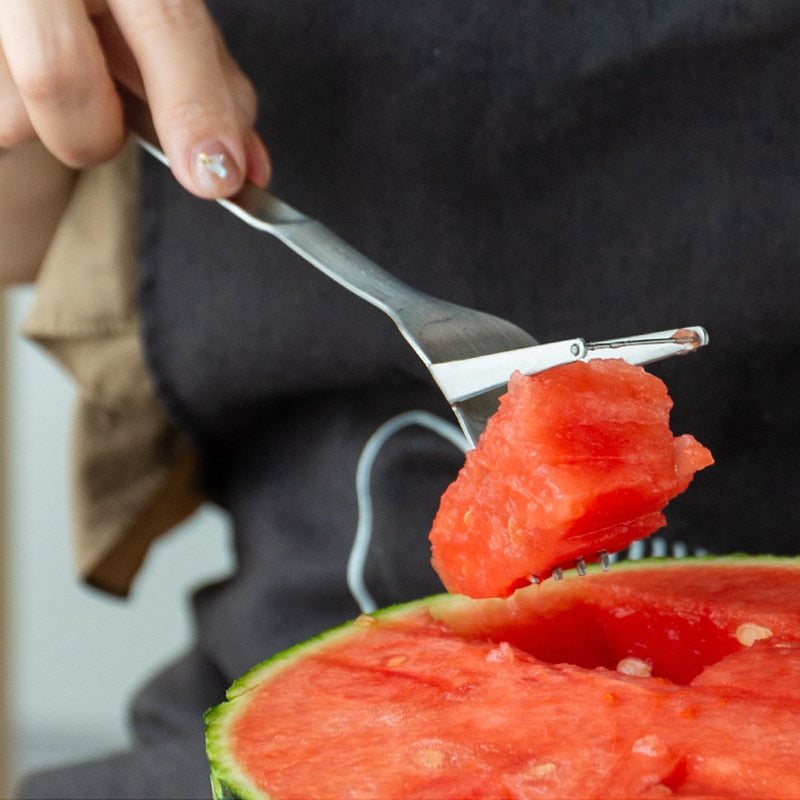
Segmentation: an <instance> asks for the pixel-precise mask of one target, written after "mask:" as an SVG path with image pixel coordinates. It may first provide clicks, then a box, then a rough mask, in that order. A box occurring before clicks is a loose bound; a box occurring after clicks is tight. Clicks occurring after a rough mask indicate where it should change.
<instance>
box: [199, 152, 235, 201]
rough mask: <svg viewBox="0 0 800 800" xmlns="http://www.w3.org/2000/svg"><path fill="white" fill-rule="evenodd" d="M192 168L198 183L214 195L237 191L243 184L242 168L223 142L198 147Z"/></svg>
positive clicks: (218, 195) (219, 195)
mask: <svg viewBox="0 0 800 800" xmlns="http://www.w3.org/2000/svg"><path fill="white" fill-rule="evenodd" d="M192 168H193V174H194V177H195V180H196V181H197V183H198V184H199V185H200V186H201V187H202V189H203V190H204V192H205V193H207V194H209V195H211V196H213V197H221V196H224V195H226V194H230V193H232V192H235V191H236V190H237V189H239V187H240V186H241V185H242V170H241V169H240V167H239V165H238V164H237V163H236V161H235V160H234V158H233V156H231V154H230V152H229V151H228V149H227V148H226V147H225V146H224V145H223V144H222V143H221V142H208V143H207V144H204V145H201V146H200V147H197V148H196V149H195V156H194V160H193V164H192Z"/></svg>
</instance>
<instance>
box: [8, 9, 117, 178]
mask: <svg viewBox="0 0 800 800" xmlns="http://www.w3.org/2000/svg"><path fill="white" fill-rule="evenodd" d="M0 36H1V37H2V45H3V48H4V51H5V55H6V60H7V63H8V68H9V71H10V74H11V76H12V78H13V80H14V83H15V85H16V87H17V90H18V92H19V95H20V98H21V100H22V103H23V105H24V107H25V110H26V112H27V115H28V117H29V119H30V123H31V125H32V126H33V128H34V130H35V131H36V134H37V135H38V136H39V138H40V139H41V140H42V142H43V143H44V144H45V146H46V147H47V148H48V149H49V150H50V151H51V152H52V153H53V154H54V155H55V156H56V157H58V158H59V159H60V160H61V161H63V162H64V163H66V164H68V165H69V166H73V167H83V166H87V165H89V164H93V163H97V162H100V161H103V160H105V159H107V158H109V157H110V156H112V155H113V154H114V153H116V152H117V150H118V149H119V148H120V147H121V145H122V142H123V139H124V126H123V122H122V111H121V108H120V103H119V98H118V97H117V94H116V91H115V89H114V85H113V81H112V80H111V76H110V75H109V74H108V70H107V68H106V63H105V58H104V56H103V52H102V50H101V48H100V44H99V41H98V39H97V35H96V32H95V29H94V26H93V25H92V23H91V20H90V19H89V18H88V16H87V15H86V10H85V8H84V6H83V3H82V2H80V0H59V2H57V3H53V2H52V1H51V0H2V2H0Z"/></svg>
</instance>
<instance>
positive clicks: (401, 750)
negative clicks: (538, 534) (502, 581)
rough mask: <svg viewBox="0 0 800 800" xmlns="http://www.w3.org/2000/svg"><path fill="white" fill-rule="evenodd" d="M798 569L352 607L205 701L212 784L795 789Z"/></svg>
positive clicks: (619, 791) (755, 568) (546, 791)
mask: <svg viewBox="0 0 800 800" xmlns="http://www.w3.org/2000/svg"><path fill="white" fill-rule="evenodd" d="M799 583H800V561H798V560H788V559H786V560H781V559H764V558H762V559H734V558H731V559H716V560H713V559H712V560H695V559H686V560H683V561H680V562H671V561H664V562H661V563H657V562H650V563H641V564H639V565H635V566H631V565H615V567H614V568H613V569H612V570H611V571H610V572H609V573H608V574H603V575H599V574H597V572H595V573H594V574H589V575H588V576H586V577H584V578H579V577H577V576H576V575H575V574H574V573H573V574H572V575H571V576H569V577H567V578H565V580H563V581H561V582H546V583H545V584H542V585H540V586H531V587H528V588H525V589H522V590H520V591H519V592H516V593H515V594H514V595H513V596H512V597H510V598H508V599H506V600H501V599H489V600H471V599H468V598H465V597H458V596H453V595H442V596H440V597H438V598H431V599H429V600H427V601H420V602H417V603H414V604H409V605H407V606H400V607H396V608H394V609H390V610H389V611H386V612H379V613H378V614H376V615H373V616H370V617H362V618H360V619H359V620H357V621H356V622H354V623H351V624H349V625H347V626H344V627H342V628H339V629H337V630H335V631H331V632H329V633H327V634H325V635H323V636H322V637H319V638H317V639H316V640H312V641H311V642H308V643H306V644H304V645H301V646H299V647H297V648H295V649H293V650H291V651H288V652H287V653H285V654H282V655H281V656H278V657H276V658H274V659H272V660H271V661H268V662H265V663H264V664H262V665H260V666H259V667H256V668H255V669H254V670H252V671H251V672H250V673H248V674H247V675H246V676H245V677H243V678H242V679H240V680H239V681H238V682H237V683H236V684H234V686H233V687H232V688H231V690H230V693H229V700H228V701H227V702H226V703H223V704H222V705H220V706H218V707H217V708H215V709H213V710H211V711H210V712H209V713H208V715H207V725H208V729H207V747H208V754H209V759H210V763H211V768H212V785H213V786H214V791H215V796H216V797H218V798H222V797H228V798H264V797H271V798H276V800H289V798H311V797H314V798H344V797H357V798H382V800H392V799H393V798H404V800H412V799H413V798H439V799H440V800H447V799H448V798H453V799H455V798H459V799H461V798H559V799H566V798H638V797H665V796H671V795H675V796H681V797H697V798H699V797H746V798H800V769H799V768H798V753H799V752H800V751H799V750H798V747H800V689H799V688H798V687H800V605H798V602H797V587H798V584H799ZM631 672H632V673H635V674H630V673H631Z"/></svg>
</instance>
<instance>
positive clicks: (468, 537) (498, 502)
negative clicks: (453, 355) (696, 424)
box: [430, 359, 713, 597]
mask: <svg viewBox="0 0 800 800" xmlns="http://www.w3.org/2000/svg"><path fill="white" fill-rule="evenodd" d="M671 408H672V401H671V400H670V398H669V395H668V394H667V388H666V386H665V385H664V383H663V382H662V381H661V380H660V379H659V378H657V377H656V376H655V375H652V374H650V373H648V372H646V371H645V370H644V369H642V368H641V367H638V366H632V365H630V364H628V363H626V362H625V361H622V360H619V359H608V360H605V359H603V360H595V361H590V362H587V363H585V362H575V363H570V364H565V365H563V366H559V367H554V368H552V369H549V370H546V371H545V372H542V373H539V374H536V375H522V374H519V373H517V374H515V375H513V376H512V378H511V381H510V382H509V384H508V392H507V394H505V395H504V396H503V398H501V401H500V408H499V410H498V411H497V413H496V414H495V415H494V416H493V417H492V418H491V419H490V420H489V424H488V425H487V427H486V430H485V431H484V433H483V435H482V436H481V438H480V439H479V441H478V444H477V447H476V448H474V449H473V450H471V451H470V452H469V453H467V458H466V462H465V464H464V466H463V468H462V469H461V471H460V472H459V474H458V477H457V478H456V480H455V481H454V482H453V483H452V484H451V485H450V486H449V487H448V489H447V490H446V491H445V493H444V495H443V496H442V499H441V504H440V508H439V511H438V513H437V515H436V518H435V520H434V523H433V526H432V529H431V533H430V539H431V546H432V554H433V565H434V568H435V569H436V571H437V573H438V574H439V577H440V578H441V579H442V582H443V583H444V585H445V587H446V588H447V589H448V590H449V591H451V592H454V593H462V594H467V595H470V596H471V597H491V596H506V595H508V594H510V593H511V592H513V591H514V590H515V589H516V588H517V587H519V586H522V585H525V584H528V583H530V582H531V581H536V580H542V579H544V578H546V577H548V576H549V575H550V574H551V573H552V571H553V569H554V568H558V567H569V566H573V565H574V564H575V563H576V562H578V561H579V562H581V564H582V563H583V562H590V561H595V560H597V558H598V554H600V553H603V552H607V553H614V552H617V551H619V550H622V549H624V548H625V547H627V546H628V545H629V544H630V543H631V542H633V541H634V540H636V539H641V538H644V537H645V536H648V535H649V534H651V533H653V531H655V530H658V529H659V528H660V527H662V526H663V525H664V524H665V519H664V515H663V513H662V509H663V508H664V506H666V504H667V503H668V502H669V500H671V499H672V498H673V497H675V496H676V495H677V494H679V493H681V492H682V491H684V489H686V487H687V486H688V485H689V483H690V481H691V480H692V477H693V475H694V473H695V471H697V470H699V469H702V468H703V467H706V466H708V465H709V464H711V463H713V458H712V457H711V453H710V452H709V451H708V450H707V449H706V448H705V447H703V446H702V445H701V444H699V443H698V442H697V441H696V440H695V439H694V437H692V436H690V435H688V434H686V435H683V436H679V437H673V435H672V433H671V431H670V428H669V414H670V410H671Z"/></svg>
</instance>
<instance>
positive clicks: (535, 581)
mask: <svg viewBox="0 0 800 800" xmlns="http://www.w3.org/2000/svg"><path fill="white" fill-rule="evenodd" d="M528 580H529V581H530V582H531V583H532V584H534V585H536V584H539V583H541V582H542V581H541V580H540V578H539V576H538V575H528Z"/></svg>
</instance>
